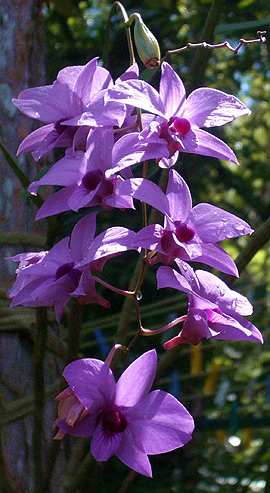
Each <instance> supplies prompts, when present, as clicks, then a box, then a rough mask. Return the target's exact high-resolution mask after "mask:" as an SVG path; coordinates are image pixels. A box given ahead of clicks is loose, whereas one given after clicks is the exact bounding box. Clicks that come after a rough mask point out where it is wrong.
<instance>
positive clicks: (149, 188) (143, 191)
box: [120, 178, 170, 215]
mask: <svg viewBox="0 0 270 493" xmlns="http://www.w3.org/2000/svg"><path fill="white" fill-rule="evenodd" d="M120 193H121V194H123V195H130V196H131V197H134V198H135V199H138V200H141V201H142V202H145V203H146V204H149V205H151V206H152V207H154V208H155V209H157V210H158V211H160V212H162V213H163V214H168V215H169V214H170V210H169V204H168V200H167V197H166V195H165V194H164V193H163V192H162V190H161V189H160V188H159V187H158V186H157V185H156V184H155V183H153V182H152V181H150V180H147V179H145V178H131V180H126V181H125V182H124V183H123V185H122V186H121V189H120Z"/></svg>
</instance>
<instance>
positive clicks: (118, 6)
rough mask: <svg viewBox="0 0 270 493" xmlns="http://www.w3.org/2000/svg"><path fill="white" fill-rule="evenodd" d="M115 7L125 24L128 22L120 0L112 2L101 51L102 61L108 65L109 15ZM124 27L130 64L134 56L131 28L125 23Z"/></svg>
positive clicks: (110, 15) (133, 61) (133, 60)
mask: <svg viewBox="0 0 270 493" xmlns="http://www.w3.org/2000/svg"><path fill="white" fill-rule="evenodd" d="M117 9H119V10H120V12H121V14H122V16H123V19H124V22H125V24H126V22H128V15H127V12H126V9H125V7H124V6H123V5H122V4H121V2H114V3H113V4H112V8H111V11H110V14H109V19H108V23H107V30H106V39H105V47H104V51H103V61H104V64H105V66H107V65H108V47H109V33H110V27H111V17H112V15H113V14H114V12H115V11H116V10H117ZM125 29H126V35H127V44H128V51H129V59H130V65H133V64H134V63H135V56H134V49H133V43H132V37H131V30H130V27H128V26H126V25H125Z"/></svg>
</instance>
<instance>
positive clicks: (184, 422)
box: [56, 350, 194, 477]
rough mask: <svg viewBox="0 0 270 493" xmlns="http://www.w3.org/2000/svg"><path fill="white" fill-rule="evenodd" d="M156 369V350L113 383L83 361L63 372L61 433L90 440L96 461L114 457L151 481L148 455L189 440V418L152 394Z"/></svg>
mask: <svg viewBox="0 0 270 493" xmlns="http://www.w3.org/2000/svg"><path fill="white" fill-rule="evenodd" d="M156 369H157V354H156V351H155V350H152V351H148V352H147V353H144V354H143V355H142V356H140V357H139V358H138V359H136V360H135V361H134V362H133V363H132V364H131V365H130V366H129V367H128V368H127V369H126V370H125V371H124V373H123V374H122V375H121V377H120V378H119V380H118V382H117V383H115V379H114V376H113V373H112V371H111V369H110V368H109V366H108V365H107V364H106V363H104V362H103V361H100V360H97V359H92V358H85V359H81V360H77V361H73V362H72V363H70V364H69V365H68V366H67V367H66V368H65V370H64V373H63V375H64V377H65V379H66V381H67V382H68V384H69V388H68V389H66V390H65V391H64V392H63V393H61V394H60V395H59V396H58V397H57V398H56V400H58V401H60V402H59V418H58V420H57V421H56V426H58V427H59V428H60V433H59V432H58V433H59V435H58V434H57V435H56V438H62V436H63V434H64V433H69V434H71V435H74V436H80V437H89V436H93V438H92V442H91V452H92V454H93V456H94V457H95V459H96V460H97V461H107V460H108V459H110V457H112V456H113V455H116V457H118V459H120V460H121V461H122V462H123V463H124V464H125V465H126V466H128V467H130V468H131V469H133V470H134V471H136V472H138V473H139V474H143V475H145V476H149V477H152V470H151V464H150V462H149V459H148V455H155V454H162V453H164V452H169V451H171V450H175V449H177V448H179V447H182V446H183V445H185V444H186V443H187V442H189V441H190V439H191V434H192V432H193V429H194V422H193V419H192V416H191V415H190V414H189V412H188V411H187V410H186V409H185V407H184V406H183V405H182V404H180V402H179V401H178V400H177V399H175V397H173V396H172V395H170V394H168V393H167V392H164V391H163V390H155V391H153V392H150V393H149V391H150V388H151V386H152V384H153V381H154V377H155V374H156Z"/></svg>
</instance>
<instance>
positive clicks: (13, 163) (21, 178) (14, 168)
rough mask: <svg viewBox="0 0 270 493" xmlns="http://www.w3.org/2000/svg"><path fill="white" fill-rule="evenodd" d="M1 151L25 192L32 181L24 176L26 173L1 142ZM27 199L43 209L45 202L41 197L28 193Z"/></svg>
mask: <svg viewBox="0 0 270 493" xmlns="http://www.w3.org/2000/svg"><path fill="white" fill-rule="evenodd" d="M0 149H1V151H2V153H3V156H4V158H5V160H6V162H7V163H8V165H9V167H10V168H11V169H12V171H13V172H14V173H15V175H16V176H17V178H18V180H19V182H20V184H21V185H22V187H23V188H24V189H25V190H27V188H28V187H29V185H30V181H29V180H28V178H27V176H26V175H25V174H24V172H23V171H22V170H21V168H19V166H18V164H17V163H16V161H14V159H13V157H11V155H10V154H9V152H8V150H7V149H6V148H5V146H4V145H3V144H2V143H1V142H0ZM27 198H29V199H30V200H32V202H34V204H35V205H36V206H37V207H41V206H42V204H43V200H42V198H41V197H40V196H39V195H37V196H35V195H31V193H29V192H27Z"/></svg>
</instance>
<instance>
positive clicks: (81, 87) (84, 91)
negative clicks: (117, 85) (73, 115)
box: [74, 57, 98, 112]
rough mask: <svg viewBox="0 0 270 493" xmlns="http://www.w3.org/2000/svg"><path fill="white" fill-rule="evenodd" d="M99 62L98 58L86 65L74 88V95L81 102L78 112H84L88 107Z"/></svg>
mask: <svg viewBox="0 0 270 493" xmlns="http://www.w3.org/2000/svg"><path fill="white" fill-rule="evenodd" d="M97 60H98V58H97V57H96V58H93V59H92V60H90V62H88V63H87V64H86V65H84V67H83V69H82V70H81V71H80V73H79V75H78V77H77V79H76V83H75V86H74V93H75V94H76V96H77V98H78V99H77V100H78V101H79V100H80V101H81V104H80V105H78V108H77V110H78V112H79V111H82V110H83V109H84V107H85V106H86V105H87V103H88V102H89V99H90V94H91V89H92V82H93V77H94V73H95V71H96V69H97Z"/></svg>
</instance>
